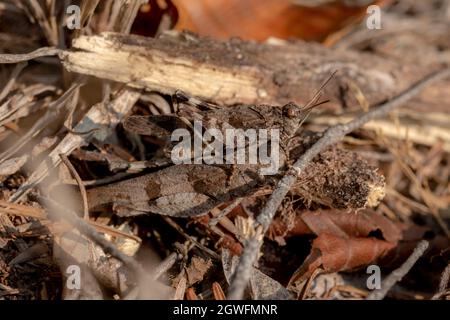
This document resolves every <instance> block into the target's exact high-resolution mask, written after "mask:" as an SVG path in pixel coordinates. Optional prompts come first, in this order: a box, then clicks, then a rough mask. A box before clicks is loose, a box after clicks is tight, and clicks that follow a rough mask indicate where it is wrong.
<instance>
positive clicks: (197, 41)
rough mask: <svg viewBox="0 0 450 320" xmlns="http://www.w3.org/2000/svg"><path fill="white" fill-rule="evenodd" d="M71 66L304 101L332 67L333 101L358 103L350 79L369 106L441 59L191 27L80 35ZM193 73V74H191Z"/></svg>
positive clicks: (152, 86)
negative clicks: (222, 37) (263, 40)
mask: <svg viewBox="0 0 450 320" xmlns="http://www.w3.org/2000/svg"><path fill="white" fill-rule="evenodd" d="M63 63H64V65H65V67H66V68H67V69H68V70H69V71H73V72H78V73H81V74H88V75H93V76H96V77H99V78H103V79H110V80H114V81H119V82H123V83H126V84H127V85H129V86H132V87H136V88H145V89H148V90H156V91H160V92H163V93H167V94H173V93H174V92H175V90H182V91H185V92H187V93H189V94H191V95H193V96H198V97H202V98H205V99H207V100H213V101H214V102H216V103H218V104H235V103H248V104H261V103H268V104H278V105H280V104H284V103H287V102H289V101H295V102H296V103H298V104H302V103H306V102H307V101H308V100H309V99H310V93H311V92H314V91H315V90H316V89H317V88H318V87H320V85H321V84H322V83H323V81H324V80H325V79H326V78H327V77H328V76H329V75H330V74H331V73H332V72H333V71H335V70H339V73H338V75H337V81H336V82H335V84H333V85H330V86H328V87H327V89H326V90H325V91H326V93H325V95H326V96H327V97H330V99H331V104H330V106H331V107H334V108H337V109H340V108H343V107H346V106H354V105H357V102H356V100H355V98H354V97H353V96H352V95H351V94H347V93H343V92H346V91H347V90H342V89H345V88H346V87H347V86H348V83H349V82H352V83H354V84H355V85H356V86H357V87H358V88H360V90H361V91H362V92H363V93H364V96H365V98H366V99H367V101H368V103H369V104H370V105H373V104H376V103H379V102H381V101H383V100H385V99H387V98H389V97H391V96H393V95H395V94H396V93H398V92H400V91H402V90H404V89H405V88H407V87H408V86H409V85H410V84H411V83H413V82H414V81H416V80H418V79H420V78H421V77H423V76H424V75H425V74H426V73H427V72H428V71H429V70H430V69H431V70H437V69H438V68H439V67H440V66H439V65H420V64H416V65H412V66H410V67H408V68H403V67H402V64H401V62H400V61H398V60H396V59H393V58H392V59H385V58H380V57H377V56H376V55H371V54H361V53H357V52H353V51H350V50H348V51H337V52H336V51H331V50H329V49H327V48H324V47H321V46H319V45H315V44H310V43H304V42H300V41H297V42H294V43H284V44H282V45H273V44H256V43H252V42H244V41H241V40H231V41H229V42H220V41H214V40H211V39H208V38H199V37H196V36H194V35H192V34H189V33H181V34H178V33H170V34H164V35H163V36H161V37H160V38H158V39H150V38H143V37H138V36H123V35H120V34H115V33H102V34H101V35H96V36H82V37H80V38H78V39H76V40H75V41H74V42H73V50H72V51H71V52H69V53H68V55H67V56H66V57H65V58H64V61H63ZM193 74H195V77H192V75H193Z"/></svg>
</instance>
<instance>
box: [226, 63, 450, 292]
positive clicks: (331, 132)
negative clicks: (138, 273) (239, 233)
mask: <svg viewBox="0 0 450 320" xmlns="http://www.w3.org/2000/svg"><path fill="white" fill-rule="evenodd" d="M449 75H450V68H448V67H447V68H445V69H443V70H441V71H438V72H435V73H433V74H431V75H429V76H427V77H426V78H424V79H422V80H421V81H419V82H417V83H416V84H414V85H413V86H411V87H410V88H409V89H407V90H406V91H404V92H402V93H401V94H399V95H398V96H396V97H394V98H392V99H391V100H389V101H386V102H384V103H381V104H379V105H377V106H375V107H373V108H372V109H371V111H369V112H367V113H365V114H363V115H362V116H360V117H358V118H356V119H354V120H352V121H350V122H349V123H346V124H339V125H336V126H333V127H330V128H329V129H327V130H326V131H325V132H324V133H323V135H322V138H320V139H319V140H318V141H317V142H316V143H315V144H314V145H313V146H312V147H311V148H310V149H308V150H307V151H306V152H305V153H304V154H303V155H302V156H301V157H300V158H299V159H298V160H297V161H296V162H295V163H294V165H293V166H292V167H291V168H290V169H289V170H288V171H287V173H286V175H285V176H284V177H283V178H282V179H281V180H280V181H279V182H278V183H277V186H276V188H275V190H274V192H273V193H272V195H271V196H270V198H269V200H268V201H267V203H266V205H265V207H264V208H263V210H262V211H261V213H260V215H259V216H258V218H257V221H256V223H255V224H256V225H255V229H257V228H258V227H259V226H262V229H263V231H264V232H266V231H267V229H268V228H269V226H270V224H271V223H272V220H273V217H274V216H275V213H276V211H277V209H278V207H279V206H280V205H281V202H282V201H283V199H284V197H285V196H286V195H287V193H288V192H289V190H290V188H291V187H292V186H293V184H294V183H295V181H296V180H297V177H298V176H299V175H300V174H301V173H302V172H303V171H304V170H305V168H306V167H307V166H308V164H309V163H310V162H311V161H312V160H313V158H314V157H315V156H317V155H318V154H319V153H320V152H321V151H323V150H324V149H326V148H327V147H329V146H331V145H333V144H335V143H337V142H339V141H340V140H342V138H344V137H345V135H347V134H349V133H350V132H352V131H353V130H355V129H358V128H360V127H362V126H363V125H364V124H365V123H367V122H369V121H370V120H372V119H375V118H379V117H382V116H385V115H387V114H388V113H389V112H390V111H392V110H393V109H395V108H397V107H400V106H401V105H403V104H404V103H406V102H407V101H408V100H410V99H411V98H413V97H414V96H416V95H417V94H418V93H420V92H421V90H423V89H424V88H425V87H427V86H429V85H431V84H433V83H435V82H436V81H439V80H441V79H443V78H445V77H447V76H449ZM261 245H262V241H259V240H258V237H257V236H256V237H252V238H250V239H248V240H247V243H246V246H245V248H244V252H243V254H242V256H241V259H240V261H239V265H238V266H237V268H236V271H235V273H234V275H233V281H232V283H231V285H230V290H229V294H228V298H229V299H241V298H242V297H243V294H244V290H245V288H246V286H247V283H248V280H249V278H250V270H251V268H252V266H253V264H254V263H255V261H256V259H257V256H258V253H259V250H260V248H261Z"/></svg>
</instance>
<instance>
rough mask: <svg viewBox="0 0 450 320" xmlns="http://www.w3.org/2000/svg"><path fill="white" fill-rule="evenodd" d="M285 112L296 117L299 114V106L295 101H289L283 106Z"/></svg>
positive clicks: (290, 116) (288, 115)
mask: <svg viewBox="0 0 450 320" xmlns="http://www.w3.org/2000/svg"><path fill="white" fill-rule="evenodd" d="M283 109H284V110H283V114H284V115H285V116H286V117H288V118H295V117H297V116H298V114H297V111H298V106H297V105H295V104H293V103H288V104H287V105H285V106H284V107H283Z"/></svg>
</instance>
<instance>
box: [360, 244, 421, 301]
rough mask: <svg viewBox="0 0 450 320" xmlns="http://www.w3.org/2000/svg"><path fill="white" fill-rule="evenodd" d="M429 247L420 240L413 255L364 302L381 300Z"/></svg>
mask: <svg viewBox="0 0 450 320" xmlns="http://www.w3.org/2000/svg"><path fill="white" fill-rule="evenodd" d="M428 246H429V243H428V241H426V240H422V241H420V242H419V244H418V245H417V247H416V248H415V249H414V251H413V253H412V254H411V255H410V256H409V258H408V259H407V260H406V261H405V262H404V263H403V264H402V265H401V266H400V268H398V269H395V270H394V271H392V273H391V274H390V275H389V276H387V278H386V279H384V281H383V282H382V283H381V289H378V290H374V291H372V292H371V293H370V294H369V295H368V296H367V298H366V300H383V299H384V297H385V296H386V294H387V293H388V291H389V290H390V289H391V288H392V287H393V286H394V285H395V284H396V283H397V282H399V281H400V280H402V278H403V277H404V276H405V275H406V274H407V273H408V272H409V270H411V268H412V267H413V266H414V264H415V263H416V262H417V260H419V258H420V257H421V256H422V255H423V254H424V253H425V250H427V248H428Z"/></svg>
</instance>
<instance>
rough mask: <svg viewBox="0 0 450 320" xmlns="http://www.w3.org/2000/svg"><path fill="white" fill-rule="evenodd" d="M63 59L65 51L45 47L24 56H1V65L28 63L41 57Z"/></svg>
mask: <svg viewBox="0 0 450 320" xmlns="http://www.w3.org/2000/svg"><path fill="white" fill-rule="evenodd" d="M56 55H59V56H60V57H62V56H63V55H64V50H61V49H58V48H53V47H43V48H39V49H37V50H35V51H33V52H30V53H23V54H0V63H5V64H6V63H18V62H23V61H28V60H32V59H36V58H40V57H47V56H56Z"/></svg>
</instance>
